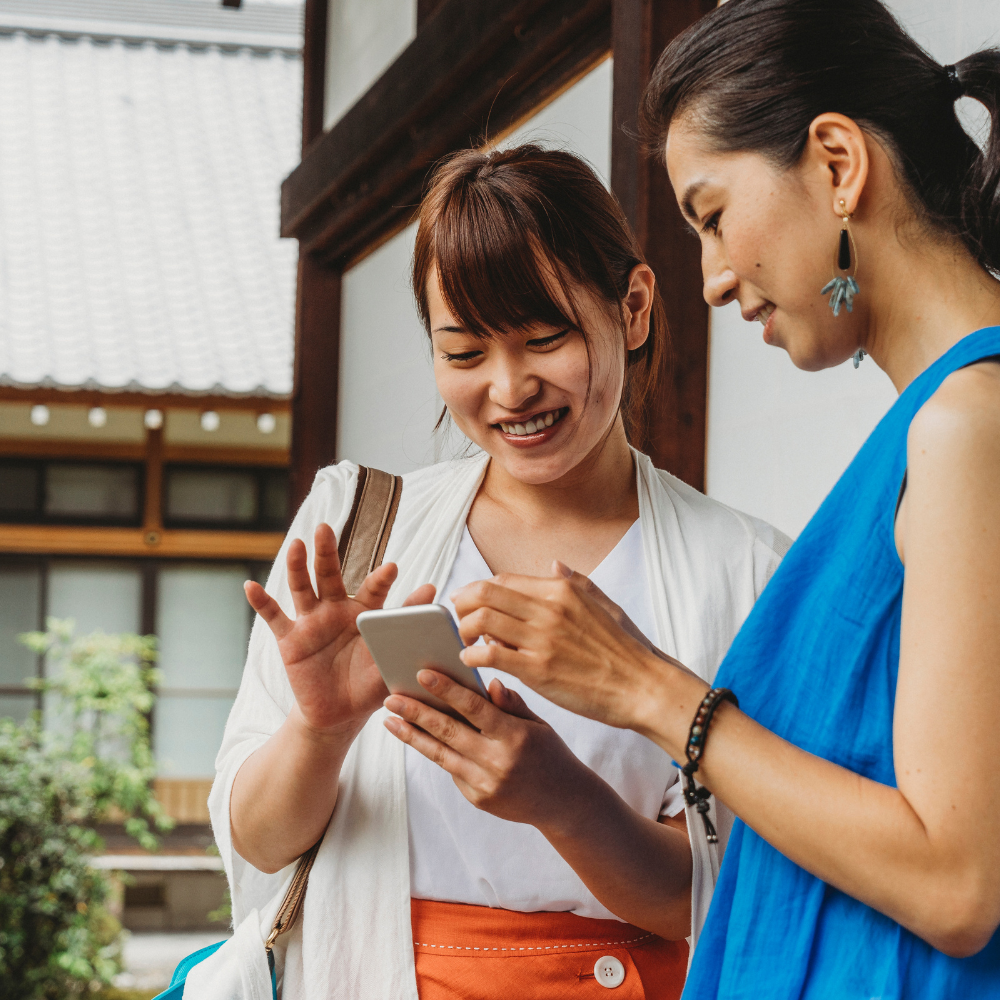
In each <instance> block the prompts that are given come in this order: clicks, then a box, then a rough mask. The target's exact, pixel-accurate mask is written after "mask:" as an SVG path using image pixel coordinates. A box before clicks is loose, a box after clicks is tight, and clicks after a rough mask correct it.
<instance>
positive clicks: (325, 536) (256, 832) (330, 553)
mask: <svg viewBox="0 0 1000 1000" xmlns="http://www.w3.org/2000/svg"><path fill="white" fill-rule="evenodd" d="M315 544H316V558H315V563H314V569H315V572H316V590H313V586H312V582H311V581H310V579H309V572H308V567H307V560H306V548H305V546H304V545H303V544H302V542H301V541H298V540H296V541H295V542H293V543H292V544H291V546H290V547H289V549H288V585H289V589H290V590H291V593H292V600H293V602H294V604H295V613H296V616H295V619H294V621H293V620H291V619H289V618H288V617H287V616H286V615H285V613H284V612H283V611H282V610H281V608H280V607H279V606H278V602H277V601H275V600H274V598H273V597H270V596H269V595H268V594H267V593H266V592H265V591H264V589H263V587H261V586H260V585H259V584H256V583H247V584H246V594H247V600H249V601H250V604H251V605H252V606H253V608H254V610H255V611H256V612H257V613H258V614H259V615H260V616H261V617H262V618H263V619H264V620H265V621H266V622H267V624H268V627H269V628H270V629H271V632H272V633H273V635H274V637H275V639H276V640H277V642H278V650H279V652H280V653H281V659H282V662H283V663H284V664H285V670H286V672H287V674H288V680H289V683H290V684H291V687H292V692H293V693H294V695H295V706H294V708H293V709H292V711H291V713H290V714H289V716H288V718H287V719H286V721H285V723H284V724H283V725H282V726H281V728H280V729H279V730H278V731H277V732H276V733H275V734H274V735H273V736H272V737H271V738H270V739H269V740H268V741H267V742H266V743H265V744H264V745H263V746H262V747H261V748H260V749H259V750H257V751H256V752H255V753H253V754H251V755H250V757H248V758H247V760H246V761H245V762H244V764H243V766H242V767H241V768H240V770H239V773H238V774H237V775H236V779H235V781H234V783H233V792H232V798H231V801H230V823H231V825H232V834H233V847H234V848H235V849H236V851H237V853H238V854H239V855H240V857H242V858H244V859H245V860H247V861H249V862H250V864H252V865H253V866H254V867H255V868H258V869H259V870H261V871H264V872H276V871H280V870H281V869H282V868H284V867H285V866H286V865H288V864H291V862H293V861H294V860H295V859H296V858H298V857H299V856H300V855H301V854H303V853H304V852H305V851H307V850H308V849H309V848H310V847H312V846H313V844H315V843H316V841H317V840H319V839H320V837H322V835H323V832H324V831H325V830H326V827H327V825H328V824H329V822H330V817H331V816H332V815H333V809H334V806H336V804H337V792H338V785H339V778H340V768H341V765H342V764H343V762H344V758H345V757H346V756H347V751H348V750H349V749H350V746H351V743H352V742H353V741H354V738H355V737H356V736H357V734H358V733H359V732H360V731H361V729H362V728H363V727H364V724H365V722H367V721H368V718H369V717H370V716H371V714H372V712H374V711H375V710H376V709H377V708H378V707H379V704H380V703H381V701H382V699H383V698H384V697H385V695H386V694H387V692H386V689H385V685H384V684H383V683H382V679H381V677H379V674H378V670H377V669H376V667H375V664H374V662H373V661H372V658H371V655H370V654H369V652H368V649H367V647H366V646H365V644H364V642H363V641H362V639H361V637H360V634H359V633H358V630H357V626H356V625H355V619H356V618H357V616H358V615H359V614H360V613H361V612H362V611H365V610H368V609H369V608H380V607H381V606H382V604H383V602H384V601H385V598H386V595H387V594H388V592H389V587H390V586H391V585H392V582H393V580H395V578H396V567H395V565H394V564H391V563H388V564H386V565H384V566H381V567H380V568H379V569H377V570H375V572H373V573H371V574H370V575H369V576H368V578H367V579H366V580H365V582H364V583H363V584H362V586H361V589H360V590H359V592H358V595H357V597H355V598H349V597H348V596H347V591H346V590H345V589H344V583H343V580H342V579H341V575H340V560H339V559H338V558H337V540H336V538H335V537H334V534H333V530H332V529H331V528H330V526H329V525H326V524H322V525H320V526H319V527H318V528H317V529H316V541H315ZM432 598H433V588H432V587H422V588H420V590H419V591H417V592H416V593H415V594H413V595H412V596H411V597H410V598H409V600H408V603H421V602H423V601H427V600H431V599H432Z"/></svg>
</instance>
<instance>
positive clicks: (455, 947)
mask: <svg viewBox="0 0 1000 1000" xmlns="http://www.w3.org/2000/svg"><path fill="white" fill-rule="evenodd" d="M655 936H656V935H655V934H653V933H649V934H643V935H642V936H641V937H637V938H629V939H628V940H627V941H592V942H591V943H590V944H547V945H545V946H544V947H543V946H542V945H537V946H534V945H532V946H525V947H523V948H476V947H473V946H471V945H467V944H466V945H461V944H428V943H427V942H426V941H414V942H413V943H414V944H415V945H416V946H417V947H418V948H442V949H444V950H446V951H449V950H450V951H558V950H560V949H562V948H612V947H615V946H616V945H618V946H620V945H623V944H635V943H636V942H637V941H645V940H647V939H648V938H651V937H655Z"/></svg>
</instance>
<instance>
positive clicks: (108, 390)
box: [0, 374, 292, 400]
mask: <svg viewBox="0 0 1000 1000" xmlns="http://www.w3.org/2000/svg"><path fill="white" fill-rule="evenodd" d="M0 387H3V388H5V389H24V390H25V391H26V392H27V391H30V390H32V389H59V390H60V391H62V392H66V393H72V392H100V393H103V394H105V395H108V396H114V395H116V394H125V393H141V394H143V395H146V396H188V397H193V398H199V397H203V396H204V397H219V396H223V397H226V398H229V399H247V400H251V399H274V400H289V399H291V398H292V397H291V393H288V392H272V391H271V390H270V389H266V388H264V386H255V387H254V388H253V389H250V390H248V391H245V392H235V391H233V390H232V389H227V388H226V387H225V386H223V385H219V384H218V383H216V384H215V385H213V386H211V387H209V388H207V389H188V388H185V387H184V386H182V385H180V384H179V383H177V382H172V383H171V384H170V385H164V386H155V387H154V386H148V385H141V384H140V383H138V382H134V381H133V382H129V383H128V384H127V385H115V386H108V385H101V384H100V383H99V382H96V381H94V380H93V379H88V380H87V381H86V382H81V383H79V384H77V385H67V384H66V383H64V382H56V381H55V379H52V378H48V377H46V378H44V379H41V380H40V381H38V382H19V381H16V380H15V379H12V378H11V377H10V376H9V375H7V374H0Z"/></svg>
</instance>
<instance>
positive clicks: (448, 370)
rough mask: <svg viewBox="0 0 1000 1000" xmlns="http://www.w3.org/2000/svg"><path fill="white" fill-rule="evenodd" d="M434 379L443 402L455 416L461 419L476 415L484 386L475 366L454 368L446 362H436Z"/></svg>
mask: <svg viewBox="0 0 1000 1000" xmlns="http://www.w3.org/2000/svg"><path fill="white" fill-rule="evenodd" d="M434 381H435V383H436V384H437V390H438V394H439V395H440V396H441V400H442V402H443V403H444V405H445V406H447V407H448V409H449V411H451V414H452V416H453V417H455V418H456V419H458V420H461V419H462V418H463V417H469V416H474V415H475V413H476V411H477V410H478V408H479V404H478V400H479V398H480V396H481V395H482V387H481V386H480V384H479V382H480V380H479V379H478V378H477V377H476V370H475V369H474V368H473V369H460V368H452V367H450V366H449V365H448V364H447V363H445V362H435V364H434Z"/></svg>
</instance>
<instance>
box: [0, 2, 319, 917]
mask: <svg viewBox="0 0 1000 1000" xmlns="http://www.w3.org/2000/svg"><path fill="white" fill-rule="evenodd" d="M301 14H302V11H301V6H300V5H299V4H298V3H292V4H280V3H263V2H261V3H254V2H249V3H247V4H245V5H244V6H243V8H242V9H239V10H235V9H226V8H223V7H221V6H220V5H219V4H218V3H217V2H213V0H0V94H2V100H0V522H2V523H0V715H7V716H13V717H15V718H20V717H24V716H25V715H26V714H27V713H28V712H29V711H31V710H32V709H33V708H36V707H39V703H38V702H37V700H36V698H37V696H36V695H35V694H33V693H32V692H30V691H29V690H28V689H27V688H26V687H25V686H24V680H25V678H26V677H29V676H32V675H36V674H39V673H41V672H43V671H44V669H45V664H44V662H42V661H41V660H36V658H35V657H34V656H33V655H32V654H30V653H29V652H28V651H27V650H26V649H25V648H23V647H22V646H21V645H20V644H19V643H18V642H17V635H18V633H20V632H22V631H25V630H29V629H36V628H41V627H43V623H44V620H45V618H46V617H47V616H49V615H54V616H56V617H59V618H73V619H75V620H76V623H77V632H78V634H81V633H86V632H89V631H92V630H94V629H103V630H104V631H106V632H140V633H143V634H150V633H155V634H156V635H158V636H159V640H160V652H161V656H160V663H159V666H160V668H161V670H162V672H163V684H162V687H161V688H160V690H159V697H158V699H157V702H156V707H155V709H154V714H153V718H152V720H151V722H152V733H153V744H154V749H155V754H156V759H157V763H158V769H159V774H160V777H159V778H158V780H157V793H158V796H159V798H160V799H161V801H162V802H163V804H164V805H165V806H166V808H167V810H168V812H169V813H170V814H171V815H172V816H173V817H174V818H175V819H176V820H177V821H178V823H179V825H178V827H177V830H176V831H175V833H174V834H172V835H171V837H170V838H168V840H167V844H166V851H167V853H168V854H172V855H174V859H173V860H170V859H169V858H168V859H153V860H149V861H143V860H142V859H141V858H133V859H132V860H131V861H129V865H131V866H141V865H143V864H145V865H147V866H152V868H153V869H154V870H153V871H137V880H138V881H137V883H136V885H135V886H133V887H131V888H130V889H129V890H127V893H126V904H127V911H128V912H127V914H126V923H129V924H130V925H131V926H133V927H137V926H170V925H180V926H184V925H189V924H191V923H195V924H204V923H205V921H206V914H207V913H208V911H209V910H211V909H214V908H215V907H216V906H217V905H218V903H219V897H220V896H221V883H220V880H219V879H218V878H217V877H216V876H214V875H209V874H208V873H207V872H206V871H204V870H203V868H204V866H205V865H206V864H207V865H208V866H211V864H212V861H211V860H208V859H205V858H203V857H201V858H199V857H195V856H194V855H196V854H200V855H203V854H204V847H205V845H206V844H207V843H208V842H210V837H209V835H208V831H207V826H206V823H207V819H208V815H207V809H206V805H205V799H206V796H207V791H208V787H209V785H210V783H211V775H212V774H213V771H214V759H215V754H216V752H217V750H218V746H219V743H220V741H221V736H222V730H223V726H224V724H225V720H226V716H227V714H228V712H229V708H230V706H231V704H232V701H233V697H234V695H235V692H236V689H237V687H238V685H239V681H240V674H241V672H242V668H243V661H244V658H245V653H246V643H247V638H248V635H249V629H250V624H251V612H250V609H249V606H248V605H247V603H246V600H245V598H244V596H243V591H242V583H243V581H244V580H245V579H247V578H248V577H254V578H257V579H262V578H263V577H264V576H265V575H266V573H267V571H268V569H269V567H270V562H271V560H272V559H273V557H274V554H275V552H276V551H277V549H278V546H279V544H280V542H281V538H282V535H283V531H284V529H285V527H286V526H287V521H288V469H287V467H288V455H289V440H290V420H289V395H290V392H291V388H292V351H293V327H294V308H295V307H294V301H295V269H296V255H295V247H294V244H292V243H291V242H290V241H287V240H286V241H282V240H281V239H280V238H279V236H278V197H277V195H278V185H279V184H280V181H281V179H282V178H283V177H284V176H285V174H287V173H288V171H289V170H291V168H292V167H293V166H294V165H295V163H296V161H297V160H298V155H299V136H300V125H299V122H300V103H301V89H302V74H301V55H300V50H301V32H302V26H301ZM108 832H109V834H110V836H109V839H108V847H109V850H112V851H114V850H116V849H125V848H126V847H127V845H128V843H129V842H128V841H126V840H125V839H124V838H122V837H120V836H119V837H116V836H115V831H113V830H111V831H108ZM188 855H190V856H191V857H190V858H189V857H188ZM192 858H193V860H192ZM157 866H159V867H158V868H157ZM198 866H202V868H199V867H198ZM163 868H167V869H168V870H169V872H170V874H169V875H165V874H163V872H162V869H163Z"/></svg>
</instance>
